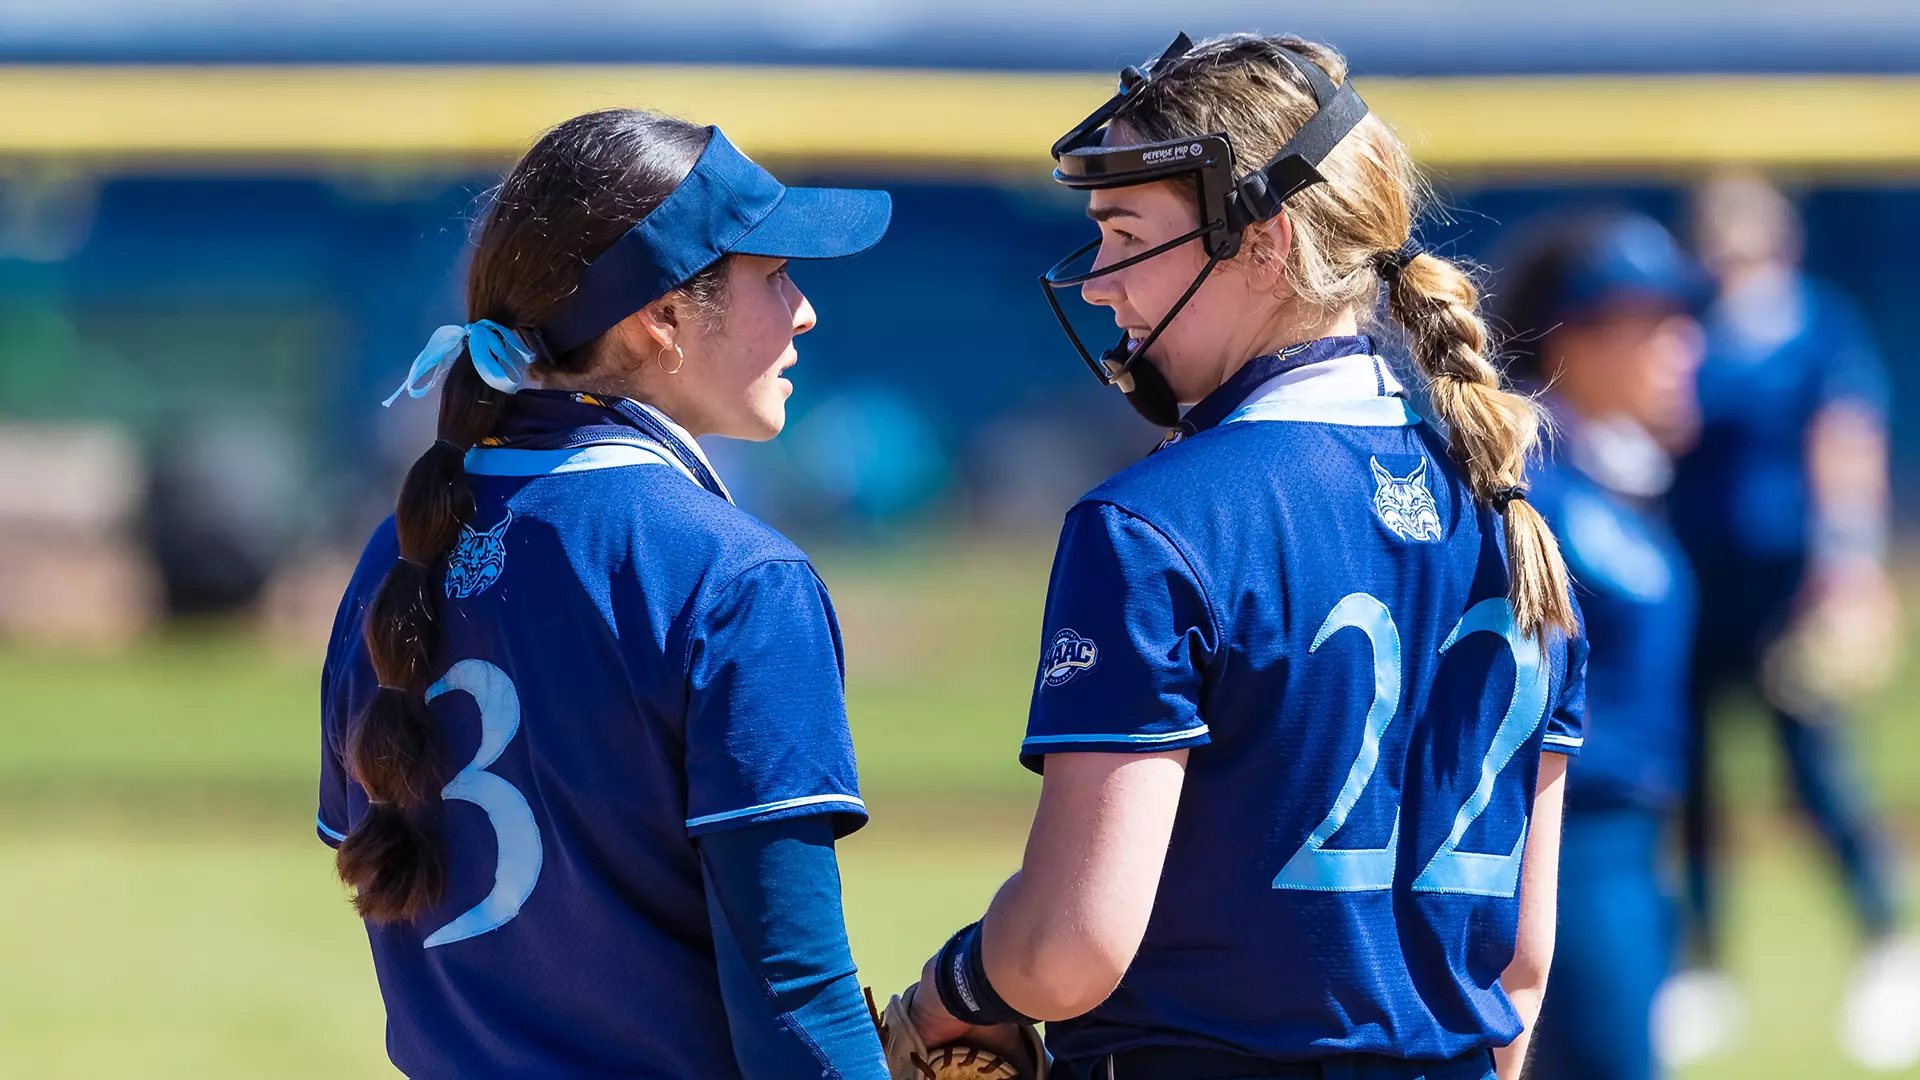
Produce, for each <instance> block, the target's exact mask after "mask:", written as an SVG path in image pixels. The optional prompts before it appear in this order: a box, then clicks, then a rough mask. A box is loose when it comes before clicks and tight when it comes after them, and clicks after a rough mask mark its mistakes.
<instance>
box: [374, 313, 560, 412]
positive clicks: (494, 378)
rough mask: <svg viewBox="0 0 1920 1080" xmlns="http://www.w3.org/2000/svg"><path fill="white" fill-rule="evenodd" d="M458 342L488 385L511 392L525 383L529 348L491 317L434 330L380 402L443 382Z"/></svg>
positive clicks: (422, 394) (530, 358)
mask: <svg viewBox="0 0 1920 1080" xmlns="http://www.w3.org/2000/svg"><path fill="white" fill-rule="evenodd" d="M462 344H464V345H466V347H467V356H468V358H469V359H471V360H472V361H473V370H475V371H477V372H479V373H480V377H481V378H482V379H484V380H486V384H487V385H488V386H491V387H493V388H494V389H495V390H498V391H500V392H501V393H503V394H512V393H517V392H518V391H519V389H520V388H521V387H522V386H525V385H526V383H527V365H529V364H531V363H533V350H531V349H529V348H527V347H526V345H525V343H523V342H522V341H521V340H520V335H519V334H517V333H515V332H513V331H512V330H509V329H507V328H506V327H504V326H501V325H500V324H499V323H497V322H494V321H493V320H492V319H481V320H480V321H479V322H471V323H468V324H466V325H465V326H459V325H453V324H449V325H447V326H443V327H441V328H440V329H438V330H435V331H434V332H433V336H432V337H430V338H428V339H427V347H426V348H424V349H421V350H420V355H419V356H416V357H414V358H413V367H411V368H409V369H408V370H407V381H405V382H403V383H401V384H400V389H398V390H395V391H394V392H393V396H392V397H389V398H388V399H387V400H385V401H383V402H381V404H382V405H392V404H393V403H394V402H396V401H398V400H400V395H401V394H406V395H407V396H408V397H417V398H422V397H426V396H427V395H428V394H431V393H432V392H433V388H434V387H436V386H439V385H440V384H441V383H442V382H445V381H446V378H447V372H449V371H452V370H453V365H454V361H456V360H457V359H459V357H460V346H461V345H462Z"/></svg>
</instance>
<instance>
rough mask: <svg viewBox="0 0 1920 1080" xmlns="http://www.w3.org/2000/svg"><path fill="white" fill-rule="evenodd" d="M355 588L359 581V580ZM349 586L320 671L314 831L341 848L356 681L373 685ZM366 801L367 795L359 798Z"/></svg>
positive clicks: (348, 820)
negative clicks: (317, 804) (317, 797)
mask: <svg viewBox="0 0 1920 1080" xmlns="http://www.w3.org/2000/svg"><path fill="white" fill-rule="evenodd" d="M356 584H357V582H356ZM357 592H358V590H357V589H356V588H355V587H354V586H352V585H350V586H349V587H348V589H347V594H346V596H344V597H342V598H341V601H340V610H339V612H338V613H337V614H335V616H334V622H333V636H332V637H331V639H329V641H328V643H327V659H326V663H325V664H324V665H322V667H321V668H320V810H319V813H317V814H315V815H314V821H313V828H314V832H315V833H316V834H318V836H319V837H320V839H321V841H322V842H324V843H326V844H327V845H328V846H329V847H336V848H337V847H339V846H340V843H341V841H343V840H345V839H346V838H347V833H348V832H350V831H352V828H353V817H352V810H353V800H354V798H355V796H356V795H357V793H358V788H357V785H355V784H354V783H353V782H352V780H351V779H350V778H349V776H350V774H349V773H348V771H347V765H346V749H347V724H348V723H349V722H350V721H351V720H352V719H353V709H354V705H353V703H354V702H355V701H356V700H358V699H357V698H356V697H355V696H354V689H355V684H356V681H357V682H359V683H361V684H362V685H366V686H371V685H372V680H373V670H372V667H371V666H370V665H369V664H368V663H367V659H366V656H365V654H364V652H363V651H362V646H361V644H360V634H359V633H358V626H359V623H360V619H361V618H362V617H363V612H362V609H361V607H360V605H359V603H358V602H357V600H356V594H357ZM360 798H362V799H364V796H360Z"/></svg>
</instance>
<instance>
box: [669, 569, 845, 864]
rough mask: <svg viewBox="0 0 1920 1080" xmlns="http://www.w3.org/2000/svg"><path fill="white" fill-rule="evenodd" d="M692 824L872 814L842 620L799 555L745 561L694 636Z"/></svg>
mask: <svg viewBox="0 0 1920 1080" xmlns="http://www.w3.org/2000/svg"><path fill="white" fill-rule="evenodd" d="M688 649H689V654H688V657H687V672H688V684H689V685H688V691H689V694H690V700H689V703H688V706H687V761H686V765H687V831H688V833H689V834H691V835H693V836H702V835H705V834H707V833H712V832H717V831H720V830H722V829H733V828H739V827H741V826H744V825H753V824H758V823H760V822H766V821H777V820H780V819H782V818H789V817H800V816H807V815H812V814H832V815H833V821H834V828H835V831H836V833H837V834H838V835H841V836H845V835H846V834H847V833H850V832H852V831H854V830H855V829H857V828H859V827H860V826H861V825H864V824H865V823H866V820H867V807H866V804H865V803H863V802H861V801H860V784H859V778H858V775H857V774H856V771H855V768H854V760H853V736H852V733H851V732H850V731H849V729H848V727H847V702H846V688H845V685H844V682H845V680H844V672H845V664H844V657H843V656H842V651H841V645H840V626H839V624H838V623H837V622H836V621H835V620H834V616H833V607H832V605H831V603H830V602H829V601H828V599H827V590H826V586H824V585H822V584H821V583H820V579H819V577H818V576H816V575H815V574H814V572H813V567H812V566H811V565H809V564H808V563H807V562H805V561H804V560H793V559H777V560H773V561H769V562H763V563H760V564H757V565H755V566H753V567H750V568H748V569H747V570H745V571H744V572H742V573H741V574H740V575H739V576H737V577H735V578H734V579H733V580H732V581H731V582H729V583H727V584H726V585H725V586H723V587H722V588H721V589H720V592H719V595H718V596H717V597H715V598H714V599H712V600H711V601H709V602H708V603H707V605H706V607H705V608H704V610H703V611H702V612H700V614H699V616H698V621H697V623H696V625H695V628H694V632H693V634H692V635H691V637H690V639H689V643H688Z"/></svg>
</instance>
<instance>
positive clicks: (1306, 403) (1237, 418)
mask: <svg viewBox="0 0 1920 1080" xmlns="http://www.w3.org/2000/svg"><path fill="white" fill-rule="evenodd" d="M1249 420H1282V421H1288V422H1292V423H1297V424H1341V425H1344V426H1346V427H1412V426H1413V425H1415V424H1417V423H1419V422H1420V414H1419V413H1416V412H1414V411H1413V406H1411V405H1408V404H1407V401H1406V399H1405V398H1397V397H1375V398H1358V399H1355V400H1351V401H1315V400H1313V399H1312V398H1297V397H1285V396H1271V397H1266V398H1262V399H1257V400H1254V401H1250V402H1248V403H1247V404H1245V405H1242V406H1240V408H1238V409H1236V410H1234V412H1233V413H1232V414H1231V415H1229V416H1228V417H1227V418H1226V419H1225V420H1222V421H1221V422H1220V423H1221V424H1222V425H1223V426H1224V425H1226V424H1237V423H1241V422H1243V421H1249Z"/></svg>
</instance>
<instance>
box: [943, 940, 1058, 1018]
mask: <svg viewBox="0 0 1920 1080" xmlns="http://www.w3.org/2000/svg"><path fill="white" fill-rule="evenodd" d="M933 969H934V980H933V984H934V986H935V987H937V988H938V989H939V991H940V1004H942V1005H944V1006H946V1009H947V1011H948V1012H950V1013H952V1014H953V1018H954V1019H956V1020H960V1021H964V1022H966V1023H969V1024H977V1025H981V1026H985V1025H989V1024H1031V1023H1033V1018H1032V1017H1029V1016H1027V1015H1026V1014H1025V1013H1022V1012H1020V1011H1019V1010H1018V1009H1015V1008H1014V1007H1013V1006H1011V1005H1009V1004H1007V1003H1006V1002H1005V1001H1003V1000H1001V998H1000V995H999V994H998V993H996V992H995V991H994V989H993V983H991V982H989V981H987V964H986V959H985V957H984V955H983V954H982V949H981V933H980V924H979V923H974V924H973V925H971V926H968V927H965V928H963V929H962V930H960V932H959V933H956V934H954V935H953V936H952V937H950V938H948V939H947V943H946V944H945V945H943V946H941V948H940V957H939V959H937V960H935V961H934V964H933Z"/></svg>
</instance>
